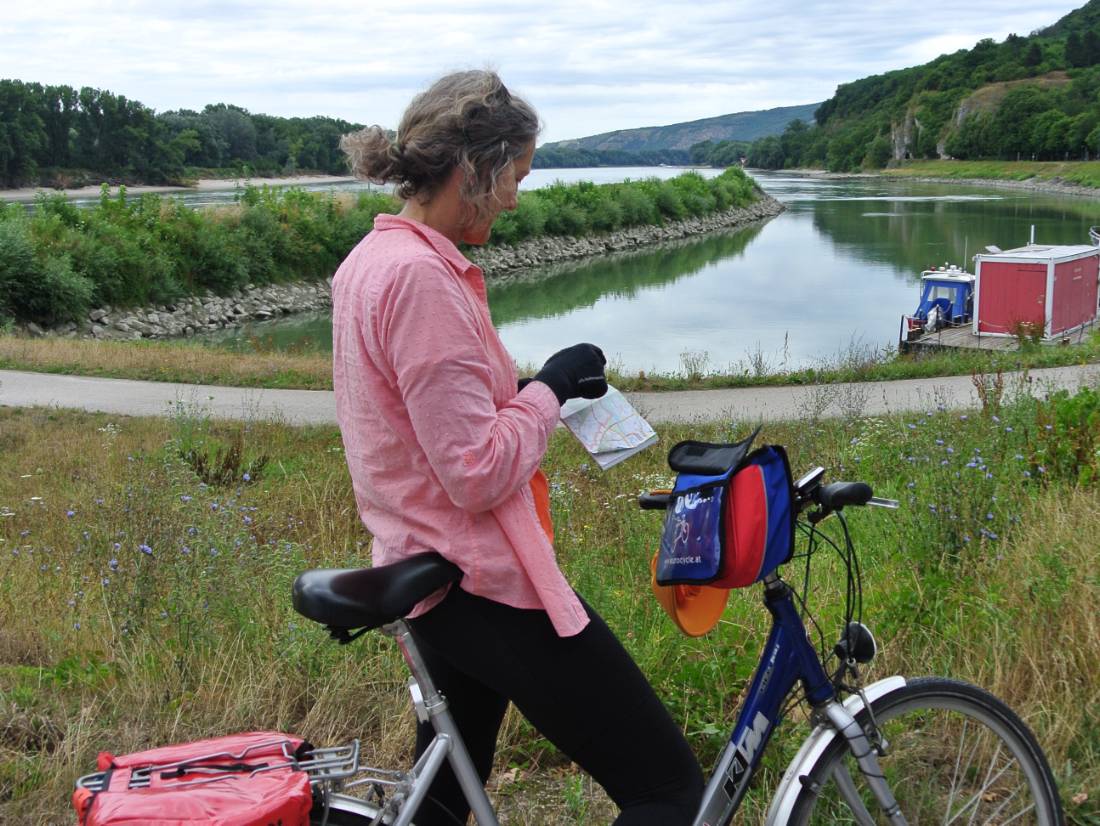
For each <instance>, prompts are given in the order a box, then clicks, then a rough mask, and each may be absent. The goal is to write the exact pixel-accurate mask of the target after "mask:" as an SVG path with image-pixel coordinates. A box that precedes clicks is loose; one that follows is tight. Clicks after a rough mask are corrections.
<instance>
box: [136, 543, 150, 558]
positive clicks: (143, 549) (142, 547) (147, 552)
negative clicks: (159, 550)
mask: <svg viewBox="0 0 1100 826" xmlns="http://www.w3.org/2000/svg"><path fill="white" fill-rule="evenodd" d="M138 550H139V551H141V552H142V553H143V554H145V555H146V556H152V555H153V549H152V548H150V547H149V546H148V545H146V544H145V543H144V542H142V543H141V544H140V545H138Z"/></svg>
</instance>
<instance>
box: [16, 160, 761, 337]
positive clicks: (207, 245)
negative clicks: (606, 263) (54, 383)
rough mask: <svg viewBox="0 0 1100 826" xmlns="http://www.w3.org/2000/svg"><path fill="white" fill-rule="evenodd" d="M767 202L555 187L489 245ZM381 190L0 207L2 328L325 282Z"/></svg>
mask: <svg viewBox="0 0 1100 826" xmlns="http://www.w3.org/2000/svg"><path fill="white" fill-rule="evenodd" d="M761 200H765V196H763V193H762V192H761V191H760V189H759V188H758V187H757V186H756V184H755V183H753V181H752V180H751V179H750V178H749V177H748V176H746V175H745V174H744V172H742V171H741V170H740V169H738V168H734V169H729V170H727V171H726V172H724V173H723V174H721V175H718V176H717V177H715V178H710V179H707V178H703V177H702V176H701V175H698V174H696V173H686V174H684V175H680V176H678V177H676V178H672V179H669V180H665V181H660V180H656V179H647V180H642V181H635V182H625V183H616V184H605V185H595V184H591V183H583V182H582V183H577V184H570V185H566V184H555V185H552V186H549V187H545V188H543V189H539V190H533V191H530V192H523V193H521V194H520V197H519V202H518V206H517V208H516V209H515V210H514V211H512V212H508V213H504V214H502V215H501V216H500V218H499V219H498V220H497V222H496V223H495V224H494V227H493V239H492V241H491V245H515V244H518V243H520V242H523V241H528V240H532V239H539V238H543V237H571V238H584V237H586V236H589V235H600V234H604V233H611V232H615V231H616V230H624V229H628V228H634V227H647V226H663V225H665V224H666V223H671V222H677V221H684V220H686V219H693V218H695V219H698V218H706V217H708V216H713V215H719V214H724V213H729V212H730V211H731V210H736V209H739V208H743V207H748V206H750V205H752V204H754V203H756V202H758V201H761ZM398 208H399V204H398V202H397V201H396V200H395V199H394V198H392V197H391V196H389V195H386V194H380V193H362V194H360V195H358V196H356V197H351V196H339V195H331V194H328V195H323V194H316V193H308V192H305V191H303V190H297V189H290V190H275V189H269V188H262V189H257V188H254V187H249V188H246V189H245V190H244V191H243V192H242V194H241V196H240V198H239V201H238V203H236V204H234V205H233V206H230V207H225V208H215V209H207V210H192V209H189V208H187V207H186V206H184V205H183V204H182V203H181V202H179V201H178V200H174V199H172V198H161V197H159V196H157V195H153V194H147V195H143V196H142V197H141V198H139V199H137V200H134V201H126V200H125V198H124V195H123V193H119V195H118V196H116V197H112V196H110V195H108V194H107V192H106V191H105V192H104V194H103V196H102V198H101V200H100V202H99V203H98V204H97V205H96V206H95V207H93V208H90V209H81V208H78V207H76V206H74V205H73V204H71V203H69V202H67V201H66V200H65V199H64V198H63V197H61V196H48V197H43V198H41V199H40V200H39V201H38V202H37V204H36V209H35V210H34V211H33V212H28V211H27V210H26V209H24V207H23V206H22V205H19V204H8V205H6V206H3V207H0V322H2V321H3V319H4V318H5V317H7V318H9V319H14V320H16V321H19V322H24V323H25V322H31V323H35V324H38V325H46V326H51V325H56V324H58V323H63V322H66V321H72V322H77V321H80V320H82V319H83V318H85V317H86V316H87V314H88V312H89V311H90V310H91V309H93V308H102V307H107V306H109V307H111V308H112V309H114V310H116V311H117V310H119V309H126V308H133V307H141V306H149V305H171V304H174V303H177V302H179V301H181V300H182V299H185V298H187V297H191V296H196V295H201V294H204V293H207V292H210V293H213V294H216V295H227V294H231V293H234V292H235V291H239V290H241V289H242V288H245V287H247V286H250V285H251V286H263V285H268V284H280V283H287V282H292V281H296V280H304V281H310V280H312V281H317V280H320V279H323V278H326V277H328V276H330V275H331V274H332V273H333V272H334V271H335V270H336V267H337V266H338V265H339V263H340V261H342V260H343V258H344V257H345V256H346V255H347V253H348V252H349V251H350V250H351V248H352V247H353V246H354V245H355V244H356V243H358V241H359V240H360V239H361V238H362V237H363V236H364V235H366V234H367V232H369V231H370V229H371V227H372V226H373V222H374V217H375V216H376V215H377V214H379V213H380V212H396V211H397V210H398Z"/></svg>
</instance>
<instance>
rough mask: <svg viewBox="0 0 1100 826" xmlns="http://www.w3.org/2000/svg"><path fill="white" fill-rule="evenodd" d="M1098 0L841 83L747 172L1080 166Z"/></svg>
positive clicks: (1097, 106)
mask: <svg viewBox="0 0 1100 826" xmlns="http://www.w3.org/2000/svg"><path fill="white" fill-rule="evenodd" d="M1098 90H1100V0H1089V2H1088V3H1086V4H1085V5H1084V6H1083V7H1082V8H1080V9H1077V10H1075V11H1073V12H1070V13H1069V14H1068V15H1066V16H1065V17H1063V18H1062V19H1061V20H1059V21H1058V22H1057V23H1055V24H1054V25H1052V26H1049V27H1047V28H1044V29H1040V30H1038V31H1036V32H1034V33H1032V34H1030V35H1028V36H1019V35H1016V34H1010V35H1009V36H1008V37H1007V38H1005V40H1004V41H1003V42H1000V43H997V42H995V41H994V40H993V39H992V38H987V39H984V40H981V41H979V42H978V43H977V44H976V45H975V46H974V47H973V48H971V49H961V50H959V51H957V52H954V53H953V54H946V55H941V56H940V57H938V58H936V59H935V60H933V61H931V62H929V63H926V64H924V65H922V66H915V67H912V68H908V69H899V70H896V71H892V72H887V73H885V74H881V75H874V76H871V77H866V78H862V79H860V80H857V81H854V82H852V83H845V84H842V85H841V86H840V87H839V88H838V89H837V92H836V94H835V95H834V96H833V97H832V98H830V99H829V100H827V101H825V102H824V103H823V104H822V105H821V106H820V107H818V109H817V110H816V112H815V113H814V124H813V125H812V126H811V125H807V124H806V123H805V122H803V121H796V122H793V123H791V124H790V125H789V126H788V127H787V129H786V131H785V132H784V133H783V134H782V135H781V136H779V137H766V138H761V139H760V140H758V141H756V142H754V143H753V145H752V147H751V149H750V150H749V154H748V162H749V164H750V165H751V166H755V167H760V168H767V169H783V168H793V167H810V168H826V169H828V170H830V171H833V172H851V171H854V170H858V169H881V168H882V167H884V166H886V165H887V163H888V162H889V161H890V160H892V159H896V160H902V159H906V158H917V159H920V158H929V159H935V158H939V157H941V156H945V155H946V156H949V157H952V158H958V159H964V160H979V159H1001V160H1021V159H1025V160H1057V161H1065V160H1068V159H1070V158H1072V159H1075V160H1089V158H1090V157H1095V156H1097V155H1098V154H1100V98H1098V97H1097V91H1098Z"/></svg>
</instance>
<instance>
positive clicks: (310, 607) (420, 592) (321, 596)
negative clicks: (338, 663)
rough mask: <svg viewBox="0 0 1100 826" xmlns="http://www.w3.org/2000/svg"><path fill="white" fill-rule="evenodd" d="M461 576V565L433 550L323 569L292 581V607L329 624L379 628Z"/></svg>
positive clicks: (307, 573) (317, 620) (314, 619)
mask: <svg viewBox="0 0 1100 826" xmlns="http://www.w3.org/2000/svg"><path fill="white" fill-rule="evenodd" d="M461 578H462V570H461V569H460V568H459V567H458V566H457V565H455V564H454V563H453V562H448V561H447V560H446V559H444V558H443V557H441V556H440V555H439V554H437V553H434V552H433V553H425V554H417V555H416V556H412V557H409V558H408V559H404V560H402V561H401V562H395V563H393V564H392V565H382V566H379V567H377V568H332V569H323V568H319V569H316V570H312V571H305V572H304V573H302V574H299V575H298V578H297V579H296V580H294V590H293V599H294V610H295V611H297V612H298V613H299V614H301V615H302V616H303V617H306V618H308V619H311V620H313V621H314V622H319V623H321V624H322V625H327V626H329V627H330V628H343V629H348V628H364V629H369V628H378V627H380V626H382V625H385V624H386V623H389V622H393V621H394V620H396V619H399V618H400V617H403V616H405V615H406V614H408V613H409V612H410V611H411V610H412V609H413V606H415V605H416V603H418V602H420V600H422V599H424V598H425V597H427V596H428V595H430V594H431V593H432V592H433V591H436V590H438V589H439V588H442V587H443V586H444V585H447V584H449V583H452V582H457V581H458V580H460V579H461Z"/></svg>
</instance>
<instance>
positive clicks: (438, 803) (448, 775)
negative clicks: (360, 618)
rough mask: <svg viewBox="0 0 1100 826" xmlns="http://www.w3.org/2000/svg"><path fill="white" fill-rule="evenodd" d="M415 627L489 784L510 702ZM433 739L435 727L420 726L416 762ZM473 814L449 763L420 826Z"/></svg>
mask: <svg viewBox="0 0 1100 826" xmlns="http://www.w3.org/2000/svg"><path fill="white" fill-rule="evenodd" d="M438 607H439V606H437V608H436V610H438ZM411 625H412V626H413V628H414V631H413V633H414V634H415V636H416V640H417V647H418V648H419V649H420V653H421V656H422V657H423V659H424V663H425V665H426V666H427V668H428V673H429V674H430V675H431V677H432V681H433V682H434V683H435V687H436V688H437V689H438V690H439V691H440V692H441V693H442V694H443V697H444V698H445V699H446V700H447V707H448V710H449V711H450V712H451V716H452V717H453V718H454V721H455V725H456V726H457V727H458V730H459V732H461V734H462V740H463V742H464V743H465V744H466V750H467V751H468V752H469V753H470V759H471V760H473V763H474V768H476V769H477V773H478V775H479V776H480V777H481V782H482V783H485V782H486V781H487V780H488V779H489V774H490V772H492V770H493V755H494V754H495V753H496V746H497V733H498V732H499V731H500V724H501V721H502V720H503V719H504V712H505V711H507V709H508V699H507V698H506V697H502V696H501V695H499V694H497V693H496V692H495V691H493V690H492V689H490V688H487V687H486V686H485V685H483V684H482V683H480V682H478V681H477V680H476V679H473V678H471V677H470V676H468V675H467V674H464V673H463V672H462V671H460V670H458V669H456V668H455V667H454V666H453V665H451V663H450V662H449V658H447V657H445V656H443V655H441V654H440V653H439V652H438V651H437V650H436V649H435V647H434V646H433V645H432V644H431V642H429V640H428V639H426V638H424V637H423V636H422V635H421V634H420V633H418V625H419V620H418V619H417V620H412V621H411ZM434 737H435V729H434V728H432V724H431V722H427V723H418V724H417V727H416V757H417V758H419V757H420V755H421V754H423V753H424V752H425V750H427V748H428V744H429V743H431V742H432V738H434ZM469 814H470V804H469V803H467V802H466V796H465V795H464V794H463V793H462V787H461V786H459V785H458V779H457V778H456V777H455V774H454V772H453V771H452V770H451V765H450V763H449V762H447V763H444V764H443V766H442V768H441V769H440V771H439V774H438V775H436V779H435V781H434V782H433V783H432V785H431V788H430V789H429V790H428V800H426V801H425V802H424V804H423V805H422V806H421V807H420V811H419V812H417V814H416V818H415V820H416V824H417V826H455V825H456V824H464V823H466V820H467V818H468V816H469Z"/></svg>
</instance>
